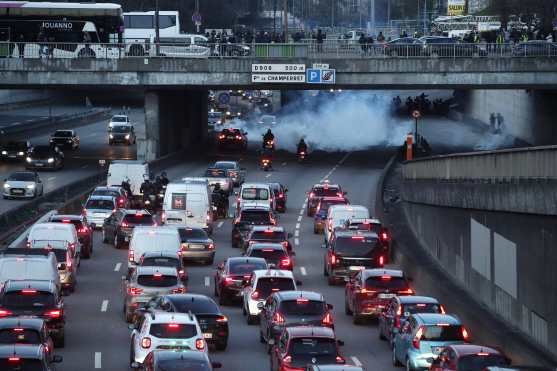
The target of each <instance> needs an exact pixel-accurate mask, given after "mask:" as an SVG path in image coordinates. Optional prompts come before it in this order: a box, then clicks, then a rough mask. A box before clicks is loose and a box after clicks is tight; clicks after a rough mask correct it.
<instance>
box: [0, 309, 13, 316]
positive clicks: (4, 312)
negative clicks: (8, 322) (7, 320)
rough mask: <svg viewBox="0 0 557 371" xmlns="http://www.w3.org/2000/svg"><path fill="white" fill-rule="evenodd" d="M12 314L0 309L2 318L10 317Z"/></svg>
mask: <svg viewBox="0 0 557 371" xmlns="http://www.w3.org/2000/svg"><path fill="white" fill-rule="evenodd" d="M11 314H12V312H10V311H9V310H6V309H0V318H2V317H7V316H10V315H11Z"/></svg>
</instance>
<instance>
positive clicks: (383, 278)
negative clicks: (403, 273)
mask: <svg viewBox="0 0 557 371" xmlns="http://www.w3.org/2000/svg"><path fill="white" fill-rule="evenodd" d="M390 279H391V276H381V280H382V281H389V280H390Z"/></svg>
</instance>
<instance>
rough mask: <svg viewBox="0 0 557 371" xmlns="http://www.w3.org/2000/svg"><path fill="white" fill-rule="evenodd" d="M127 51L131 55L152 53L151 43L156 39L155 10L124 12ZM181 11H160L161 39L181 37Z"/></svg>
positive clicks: (162, 40)
mask: <svg viewBox="0 0 557 371" xmlns="http://www.w3.org/2000/svg"><path fill="white" fill-rule="evenodd" d="M124 29H125V31H124V40H125V44H126V53H127V54H128V55H131V56H136V57H137V56H142V55H146V54H150V43H151V42H152V41H153V40H154V39H155V33H156V31H155V12H154V11H149V12H126V13H124ZM180 34H181V32H180V13H179V12H178V11H176V10H161V11H159V37H160V41H161V42H164V40H169V38H170V40H172V38H179V37H180Z"/></svg>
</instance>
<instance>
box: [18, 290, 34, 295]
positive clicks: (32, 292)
mask: <svg viewBox="0 0 557 371" xmlns="http://www.w3.org/2000/svg"><path fill="white" fill-rule="evenodd" d="M21 293H22V294H27V295H30V294H36V293H37V290H21Z"/></svg>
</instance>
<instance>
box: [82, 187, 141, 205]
mask: <svg viewBox="0 0 557 371" xmlns="http://www.w3.org/2000/svg"><path fill="white" fill-rule="evenodd" d="M91 196H113V197H115V198H116V206H117V208H119V209H127V208H129V197H130V196H131V195H128V193H127V192H126V190H125V189H124V188H122V187H120V186H99V187H95V189H93V192H91Z"/></svg>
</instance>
